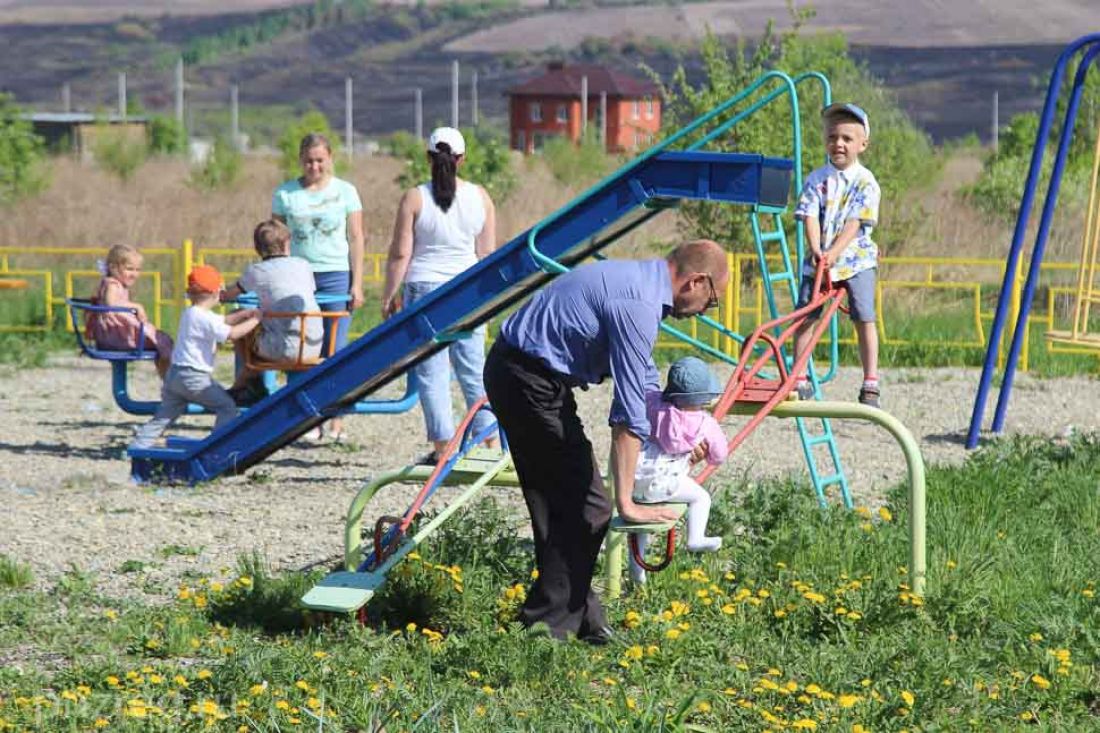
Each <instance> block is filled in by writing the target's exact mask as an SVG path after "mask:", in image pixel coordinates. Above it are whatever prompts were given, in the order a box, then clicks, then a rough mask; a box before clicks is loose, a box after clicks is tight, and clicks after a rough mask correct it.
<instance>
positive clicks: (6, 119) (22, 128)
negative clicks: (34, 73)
mask: <svg viewBox="0 0 1100 733" xmlns="http://www.w3.org/2000/svg"><path fill="white" fill-rule="evenodd" d="M20 111H21V110H20V109H19V107H17V106H16V105H15V103H14V102H13V101H12V98H11V97H10V96H9V95H7V94H0V205H2V204H6V203H11V202H13V201H18V200H19V199H21V198H24V197H26V196H33V195H35V194H37V193H38V192H40V191H42V190H43V189H44V188H45V187H46V185H47V177H46V170H45V149H44V147H45V146H44V145H43V142H42V139H41V138H40V137H38V136H37V135H35V134H34V131H33V130H32V128H31V123H30V122H27V121H26V120H21V119H19V114H20Z"/></svg>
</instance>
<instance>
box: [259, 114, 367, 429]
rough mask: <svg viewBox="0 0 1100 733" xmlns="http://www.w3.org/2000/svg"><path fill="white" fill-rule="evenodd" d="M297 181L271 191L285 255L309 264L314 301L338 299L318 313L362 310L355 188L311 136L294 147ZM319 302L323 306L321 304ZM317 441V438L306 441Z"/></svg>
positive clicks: (341, 331) (343, 329)
mask: <svg viewBox="0 0 1100 733" xmlns="http://www.w3.org/2000/svg"><path fill="white" fill-rule="evenodd" d="M298 160H299V161H300V162H301V165H302V175H301V177H299V178H295V179H293V180H290V181H287V182H286V183H284V184H283V185H281V186H279V187H278V188H277V189H275V193H274V195H272V197H271V215H272V218H275V219H278V220H280V221H282V222H285V223H286V225H287V226H288V227H290V233H291V240H290V253H291V254H292V255H294V256H295V257H301V258H302V259H304V260H306V261H307V262H309V264H310V267H311V268H312V269H313V279H314V281H315V284H316V286H317V294H318V295H330V296H337V298H339V297H343V298H345V299H346V301H341V300H337V299H334V300H333V301H332V302H321V304H320V305H321V310H326V311H339V310H345V309H347V310H354V309H356V308H358V307H359V306H361V305H362V304H363V204H362V202H361V201H360V200H359V192H358V191H356V190H355V186H353V185H352V184H350V183H348V182H347V181H344V180H341V179H339V178H337V177H335V176H334V175H333V174H332V145H330V144H329V141H328V139H327V138H326V137H325V136H324V135H319V134H316V133H312V134H309V135H306V136H305V137H304V138H302V142H301V144H300V145H299V146H298ZM320 300H322V301H323V300H324V299H323V298H322V299H320ZM350 325H351V319H350V318H340V319H338V323H337V325H336V348H337V349H340V348H343V346H344V345H345V344H347V342H348V328H349V326H350ZM331 328H332V319H329V318H326V319H325V335H324V344H323V347H322V349H323V350H322V354H323V355H324V356H330V353H329V351H328V348H329V338H330V335H329V334H330V331H331ZM326 432H327V433H328V435H329V436H330V437H331V438H332V439H333V440H337V441H339V440H340V439H342V438H343V431H342V430H341V422H340V419H339V418H333V419H332V420H331V421H330V422H329V423H328V426H327V428H326ZM309 437H312V438H314V439H317V438H319V437H320V432H319V431H318V432H316V433H314V434H313V435H311V436H309Z"/></svg>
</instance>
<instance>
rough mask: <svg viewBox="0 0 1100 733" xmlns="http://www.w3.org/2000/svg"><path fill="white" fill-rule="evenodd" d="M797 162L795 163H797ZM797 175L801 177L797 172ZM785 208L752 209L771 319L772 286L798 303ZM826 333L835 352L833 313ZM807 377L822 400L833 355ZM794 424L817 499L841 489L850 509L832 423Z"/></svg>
mask: <svg viewBox="0 0 1100 733" xmlns="http://www.w3.org/2000/svg"><path fill="white" fill-rule="evenodd" d="M796 165H797V163H796ZM795 175H796V177H801V176H799V175H798V173H796V174H795ZM784 211H785V209H775V208H771V207H766V206H756V207H754V208H753V212H752V215H751V224H752V234H753V240H754V241H755V244H756V257H757V264H758V265H759V266H760V280H761V282H762V284H763V286H764V296H765V299H766V300H767V302H768V311H769V312H770V313H771V317H772V318H778V317H779V316H781V315H782V313H781V312H780V311H779V306H778V303H777V302H776V298H775V289H776V288H777V287H782V286H783V285H784V284H786V286H787V292H788V294H789V295H790V297H791V303H792V304H793V303H797V302H798V285H799V278H800V274H799V272H796V270H795V267H798V269H799V271H800V270H801V267H802V257H801V256H800V255H801V249H802V247H801V246H800V247H799V248H798V249H799V252H798V253H796V255H798V256H796V257H795V259H794V262H793V263H792V260H791V252H790V247H788V245H787V234H786V231H785V229H784V227H783V213H784ZM762 216H763V217H766V218H770V219H771V228H770V229H769V230H766V231H765V230H764V228H763V227H762V226H761V221H760V220H761V217H762ZM769 245H771V246H774V248H775V249H777V250H778V252H777V254H778V255H779V262H780V265H779V267H778V268H777V269H775V270H772V269H771V267H770V263H769V259H771V260H774V257H771V258H769V256H768V254H769V253H768V249H769ZM829 332H830V335H831V339H832V344H833V350H834V354H835V349H836V342H837V333H836V332H837V319H836V317H835V316H834V317H833V321H832V323H830V324H829ZM786 351H787V350H786V347H784V348H783V352H784V353H783V358H784V359H786V360H787V364H788V365H790V364H791V363H792V362H793V356H794V355H793V354H788V353H786ZM807 372H808V376H809V378H810V384H812V385H813V388H814V399H815V400H820V399H821V384H822V383H823V382H827V381H829V380H831V379H832V377H833V375H834V374H835V372H836V357H835V355H834V357H833V359H832V360H831V363H830V366H829V370H828V372H826V373H825V374H823V375H821V376H818V374H817V373H816V370H815V369H814V363H813V359H812V358H811V360H810V366H809V369H808V370H807ZM795 424H796V425H797V426H798V438H799V440H800V441H801V442H802V454H803V455H804V456H805V458H806V468H807V469H808V470H809V472H810V481H811V483H812V484H813V487H814V493H815V494H817V501H818V503H820V504H821V505H822V506H825V505H826V504H827V498H826V497H827V489H828V488H829V487H831V486H836V487H838V488H839V490H840V496H841V499H842V500H843V502H844V506H846V507H847V508H849V509H851V508H852V497H851V494H850V493H849V491H848V477H847V476H846V475H845V473H844V467H843V466H842V465H841V462H840V451H839V450H838V449H837V445H836V439H835V437H834V435H833V426H832V423H831V422H830V421H829V418H827V417H819V418H806V417H796V418H795ZM821 446H824V451H821V449H820V447H821ZM821 452H825V453H827V454H828V463H831V466H830V465H828V464H827V465H826V466H825V470H822V467H821V464H820V463H819V460H818V459H819V453H821Z"/></svg>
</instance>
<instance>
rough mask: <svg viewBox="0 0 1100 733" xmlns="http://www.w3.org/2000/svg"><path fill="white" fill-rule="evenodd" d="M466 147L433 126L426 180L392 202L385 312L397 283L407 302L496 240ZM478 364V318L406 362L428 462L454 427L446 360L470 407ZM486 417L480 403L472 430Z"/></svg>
mask: <svg viewBox="0 0 1100 733" xmlns="http://www.w3.org/2000/svg"><path fill="white" fill-rule="evenodd" d="M465 155H466V141H465V139H464V138H463V137H462V133H460V132H459V131H458V130H456V129H454V128H453V127H440V128H437V129H435V130H433V131H432V134H431V137H429V138H428V159H429V160H430V161H431V165H432V180H431V182H429V183H424V184H421V185H420V186H417V187H416V188H411V189H409V190H408V191H406V192H405V194H404V196H402V197H401V203H400V205H399V206H398V209H397V221H396V222H394V227H393V241H392V243H391V244H390V251H389V256H388V258H387V260H386V284H385V286H384V288H383V290H382V317H383V318H389V317H390V316H392V315H393V314H394V313H396V312H397V311H399V310H401V308H402V292H401V291H402V284H404V289H403V291H404V292H403V295H404V304H405V305H410V306H411V305H412V304H414V303H416V302H417V301H419V300H421V299H422V298H424V297H426V296H427V295H428V294H429V293H431V292H432V291H433V290H435V289H436V288H438V287H440V286H441V285H443V284H445V283H446V282H447V281H449V280H450V279H451V278H453V277H454V276H455V275H457V274H458V273H460V272H462V271H463V270H465V269H466V268H468V267H470V266H472V265H474V264H475V263H476V262H477V261H478V260H480V259H481V258H482V257H485V256H486V255H488V254H489V253H490V252H492V251H493V250H494V249H495V248H496V210H495V208H494V206H493V200H492V199H491V198H489V194H488V193H486V192H485V189H483V188H482V187H481V186H478V185H477V184H474V183H470V182H469V181H464V180H462V179H461V178H459V177H458V174H457V170H458V168H459V167H460V166H461V165H462V163H463V162H464V160H465ZM484 364H485V326H480V327H478V328H476V329H475V330H474V331H473V332H472V333H471V334H470V336H468V337H466V338H464V339H461V340H459V341H454V342H452V343H451V344H450V346H448V347H447V348H446V349H444V350H443V351H439V352H437V353H436V354H433V355H432V356H431V357H429V358H427V359H425V360H424V361H422V362H420V363H419V364H417V365H416V366H415V367H413V368H412V370H411V377H412V379H414V380H415V381H416V386H417V389H418V390H419V392H420V406H421V408H422V409H423V410H424V423H425V427H426V429H427V433H428V440H429V442H431V443H432V448H433V451H432V453H431V454H429V456H427V457H426V459H428V460H431V462H433V463H434V462H435V460H434V459H435V457H437V456H438V455H439V453H440V452H442V450H443V449H444V448H445V447H446V446H447V443H448V442H449V441H450V439H451V437H452V436H453V435H454V430H455V428H454V425H455V423H454V414H453V410H452V404H451V378H450V372H451V368H452V367H453V368H454V373H455V376H456V377H457V378H458V383H459V386H460V387H461V388H462V394H463V396H464V397H465V399H466V406H467V409H469V407H470V406H471V405H473V403H474V402H476V401H477V400H479V399H481V398H482V397H483V396H484V395H485V387H484V385H483V383H482V379H481V372H482V369H483V367H484ZM492 422H493V417H492V415H491V414H489V413H488V412H487V411H484V410H483V411H482V412H481V413H479V414H478V416H477V418H476V419H475V420H474V424H473V428H472V430H473V434H475V435H476V434H477V433H479V432H481V431H482V430H483V429H484V428H486V427H488V426H489V425H490V424H491V423H492Z"/></svg>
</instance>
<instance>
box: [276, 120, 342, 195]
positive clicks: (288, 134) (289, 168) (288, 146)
mask: <svg viewBox="0 0 1100 733" xmlns="http://www.w3.org/2000/svg"><path fill="white" fill-rule="evenodd" d="M309 134H320V135H324V136H325V137H327V138H328V141H329V143H330V144H331V145H332V159H333V161H334V163H335V164H336V171H337V172H338V173H339V172H341V171H342V170H343V167H344V161H343V159H342V158H341V157H340V138H339V137H338V136H337V135H335V134H333V132H332V128H331V127H330V126H329V123H328V118H327V117H325V115H324V114H323V113H321V112H319V111H317V110H310V111H309V112H306V113H305V114H304V115H302V116H301V117H299V118H298V121H297V122H295V123H293V124H292V125H291V126H290V127H288V128H287V129H286V130H285V131H284V132H283V135H282V137H280V138H279V152H280V154H281V155H280V157H279V168H280V170H282V172H283V176H284V177H286V178H296V177H297V176H298V175H299V174H300V173H301V172H302V170H301V164H300V163H299V162H298V146H299V145H300V144H301V143H302V138H304V137H305V136H306V135H309Z"/></svg>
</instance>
